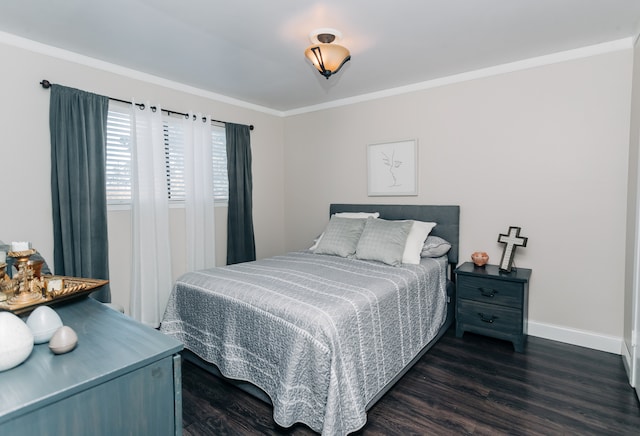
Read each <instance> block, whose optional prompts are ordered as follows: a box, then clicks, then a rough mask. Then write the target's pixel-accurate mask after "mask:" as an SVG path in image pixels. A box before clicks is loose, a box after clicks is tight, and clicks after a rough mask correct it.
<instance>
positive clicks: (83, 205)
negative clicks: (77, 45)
mask: <svg viewBox="0 0 640 436" xmlns="http://www.w3.org/2000/svg"><path fill="white" fill-rule="evenodd" d="M108 109H109V98H108V97H104V96H101V95H96V94H91V93H89V92H85V91H81V90H78V89H73V88H67V87H65V86H60V85H52V86H51V101H50V106H49V129H50V132H51V201H52V206H53V238H54V246H53V254H54V271H55V273H56V274H57V275H65V276H73V277H85V278H95V279H108V278H109V249H108V241H107V200H106V186H105V177H106V176H105V160H106V132H107V113H108ZM91 296H92V297H93V298H95V299H97V300H99V301H102V302H110V301H111V291H110V289H109V287H108V286H103V287H102V288H100V289H99V290H97V291H96V292H94V293H92V294H91Z"/></svg>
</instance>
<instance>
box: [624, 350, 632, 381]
mask: <svg viewBox="0 0 640 436" xmlns="http://www.w3.org/2000/svg"><path fill="white" fill-rule="evenodd" d="M622 363H624V370H625V371H626V372H627V377H628V378H629V384H630V385H631V386H633V380H631V378H632V374H631V350H629V347H627V343H626V342H625V341H622Z"/></svg>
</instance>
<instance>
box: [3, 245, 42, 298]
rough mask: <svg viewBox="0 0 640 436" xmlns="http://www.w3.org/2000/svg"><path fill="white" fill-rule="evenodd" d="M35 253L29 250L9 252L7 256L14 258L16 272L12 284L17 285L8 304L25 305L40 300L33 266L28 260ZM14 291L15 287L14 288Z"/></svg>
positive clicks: (40, 293)
mask: <svg viewBox="0 0 640 436" xmlns="http://www.w3.org/2000/svg"><path fill="white" fill-rule="evenodd" d="M35 253H36V250H34V249H29V250H23V251H10V252H8V253H7V256H9V257H13V258H14V266H15V267H16V269H17V270H18V274H17V277H16V278H14V282H15V283H16V284H17V290H16V292H15V294H14V295H13V296H12V297H10V298H9V300H8V302H9V304H27V303H32V302H35V301H38V300H41V299H42V292H41V291H39V287H38V284H37V283H35V281H36V280H39V279H36V278H35V277H34V269H33V264H31V265H30V264H29V258H30V257H31V256H32V255H34V254H35ZM14 289H15V287H14Z"/></svg>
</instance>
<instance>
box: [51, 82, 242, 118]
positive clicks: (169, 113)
mask: <svg viewBox="0 0 640 436" xmlns="http://www.w3.org/2000/svg"><path fill="white" fill-rule="evenodd" d="M40 85H42V87H43V88H44V89H49V88H51V82H49V81H48V80H46V79H44V80H42V81H41V82H40ZM107 98H108V99H109V100H113V101H119V102H120V103H126V104H133V103H132V102H130V101H127V100H120V99H119V98H114V97H107ZM135 105H136V106H138V107H139V108H140V109H144V107H145V106H144V103H136V104H135ZM151 110H153V111H154V112H155V110H156V107H155V106H151ZM161 110H162V112H166V113H167V115H171V114H173V115H182V116H183V117H185V118H187V117H188V116H189V114H185V113H184V112H178V111H172V110H169V109H161ZM193 119H194V120H195V119H196V116H195V115H194V116H193ZM205 119H206V118H205V117H202V121H204V120H205ZM211 121H213V122H216V123H222V124H226V122H225V121H220V120H211ZM249 130H253V124H251V125H250V126H249Z"/></svg>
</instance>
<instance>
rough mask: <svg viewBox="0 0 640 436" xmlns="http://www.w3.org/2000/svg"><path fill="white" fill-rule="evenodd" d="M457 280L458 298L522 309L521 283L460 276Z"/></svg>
mask: <svg viewBox="0 0 640 436" xmlns="http://www.w3.org/2000/svg"><path fill="white" fill-rule="evenodd" d="M457 280H458V298H464V299H467V300H473V301H479V302H486V303H491V304H499V305H501V306H509V307H514V308H518V309H519V308H522V304H523V286H522V284H521V283H517V282H509V281H503V280H496V279H491V278H485V277H471V276H462V275H459V276H458V278H457Z"/></svg>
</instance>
